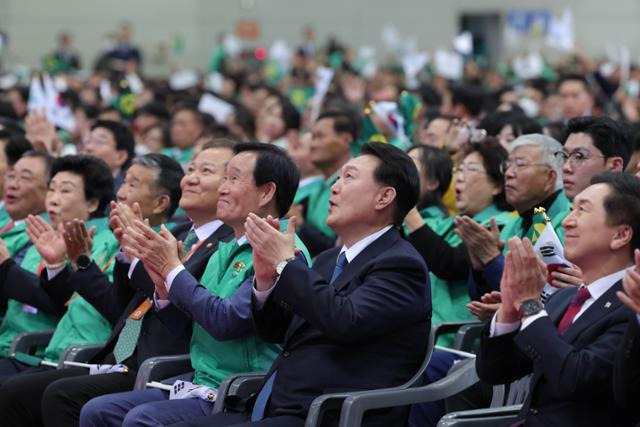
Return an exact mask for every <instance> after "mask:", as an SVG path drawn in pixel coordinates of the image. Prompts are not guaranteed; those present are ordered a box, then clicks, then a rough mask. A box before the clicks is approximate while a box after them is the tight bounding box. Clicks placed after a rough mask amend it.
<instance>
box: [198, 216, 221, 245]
mask: <svg viewBox="0 0 640 427" xmlns="http://www.w3.org/2000/svg"><path fill="white" fill-rule="evenodd" d="M222 224H223V223H222V221H220V220H219V219H216V220H213V221H211V222H207V223H206V224H202V225H201V226H200V227H195V228H194V231H195V232H196V236H198V242H202V241H203V240H206V239H208V238H209V236H211V235H212V234H213V233H215V232H216V231H217V230H218V228H220V226H221V225H222Z"/></svg>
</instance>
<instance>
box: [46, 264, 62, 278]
mask: <svg viewBox="0 0 640 427" xmlns="http://www.w3.org/2000/svg"><path fill="white" fill-rule="evenodd" d="M65 267H66V265H64V266H62V267H58V268H49V267H47V279H49V280H53V278H54V277H56V276H57V275H58V274H60V272H61V271H62V270H64V269H65Z"/></svg>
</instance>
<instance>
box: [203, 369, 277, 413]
mask: <svg viewBox="0 0 640 427" xmlns="http://www.w3.org/2000/svg"><path fill="white" fill-rule="evenodd" d="M266 374H267V373H266V372H244V373H239V374H235V375H231V376H229V377H227V378H225V379H224V380H223V381H222V382H221V383H220V387H218V395H217V397H216V401H215V403H214V404H213V409H212V410H211V413H212V414H216V413H218V412H223V411H224V402H225V400H226V399H227V397H228V396H239V397H242V398H245V397H249V396H251V394H253V393H255V392H257V391H258V387H259V386H260V384H262V381H263V380H264V376H265V375H266Z"/></svg>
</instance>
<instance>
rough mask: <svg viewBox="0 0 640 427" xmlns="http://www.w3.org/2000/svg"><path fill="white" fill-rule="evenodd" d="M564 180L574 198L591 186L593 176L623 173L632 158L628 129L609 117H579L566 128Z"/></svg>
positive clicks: (563, 154)
mask: <svg viewBox="0 0 640 427" xmlns="http://www.w3.org/2000/svg"><path fill="white" fill-rule="evenodd" d="M565 135H566V140H565V143H564V149H563V150H562V151H561V152H559V153H558V155H559V156H561V157H562V159H563V160H564V166H563V168H562V178H563V179H562V183H563V186H564V191H565V193H566V195H567V197H568V198H569V199H570V200H573V198H574V196H575V195H576V194H578V193H579V192H581V191H582V190H584V189H585V188H587V187H588V186H589V184H590V182H591V178H593V177H594V176H595V175H597V174H599V173H601V172H606V171H613V172H621V171H623V170H624V168H625V167H626V165H627V163H628V162H629V158H630V157H631V141H630V140H629V138H628V136H627V135H626V134H625V132H624V129H623V128H622V127H621V126H620V124H619V123H617V122H616V121H615V120H613V119H610V118H609V117H576V118H574V119H571V120H569V123H567V127H566V129H565Z"/></svg>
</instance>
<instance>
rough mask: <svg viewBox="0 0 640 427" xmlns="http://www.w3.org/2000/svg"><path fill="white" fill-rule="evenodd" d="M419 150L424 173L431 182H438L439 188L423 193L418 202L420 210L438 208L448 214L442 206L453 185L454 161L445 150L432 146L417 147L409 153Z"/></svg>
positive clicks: (410, 149)
mask: <svg viewBox="0 0 640 427" xmlns="http://www.w3.org/2000/svg"><path fill="white" fill-rule="evenodd" d="M416 149H419V150H421V151H420V163H421V164H422V173H424V174H425V177H426V178H427V179H428V180H429V181H436V182H437V183H438V187H437V188H436V189H435V190H433V191H422V192H421V194H420V200H419V201H418V206H417V207H418V209H420V210H421V209H424V208H427V207H429V206H437V207H439V208H440V210H442V211H443V212H446V210H445V208H444V205H443V204H442V196H444V194H445V193H446V192H447V190H448V189H449V185H451V178H452V176H453V161H452V160H451V156H450V155H449V153H448V152H447V151H446V150H445V149H443V148H436V147H432V146H430V145H416V146H413V147H411V148H409V150H408V151H407V152H411V151H413V150H416Z"/></svg>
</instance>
